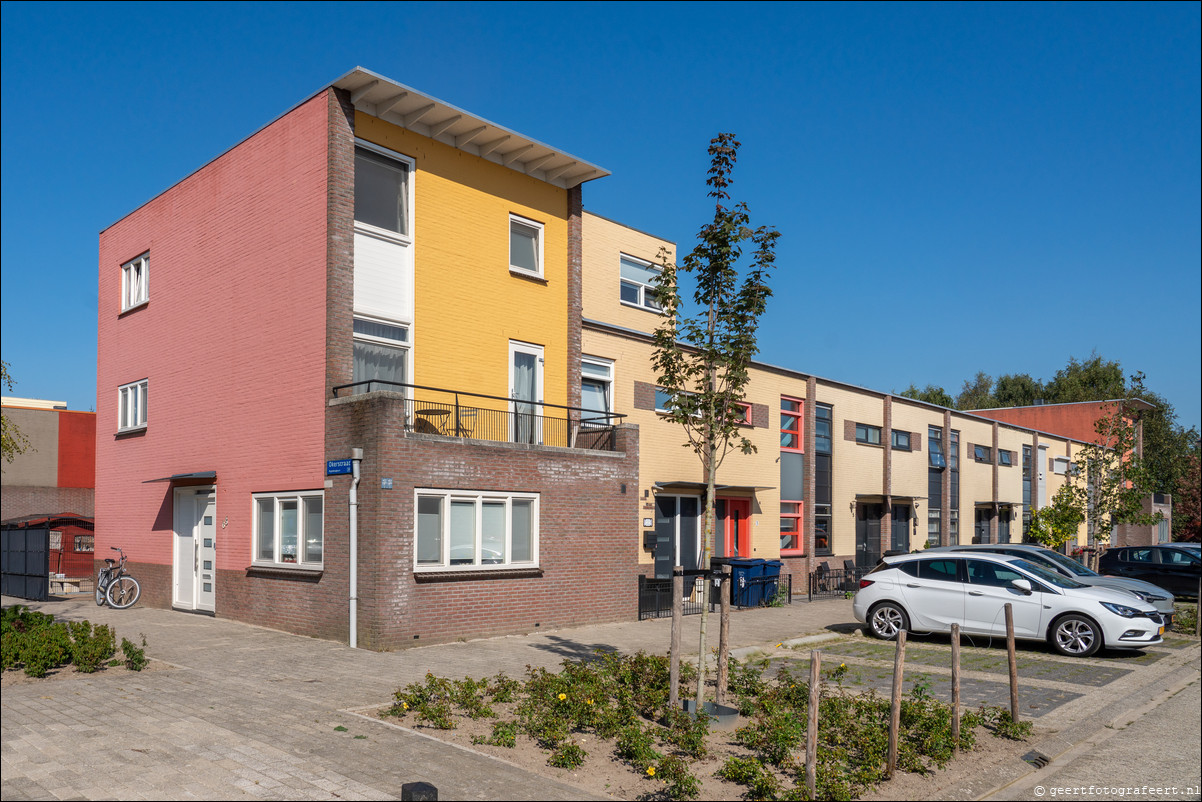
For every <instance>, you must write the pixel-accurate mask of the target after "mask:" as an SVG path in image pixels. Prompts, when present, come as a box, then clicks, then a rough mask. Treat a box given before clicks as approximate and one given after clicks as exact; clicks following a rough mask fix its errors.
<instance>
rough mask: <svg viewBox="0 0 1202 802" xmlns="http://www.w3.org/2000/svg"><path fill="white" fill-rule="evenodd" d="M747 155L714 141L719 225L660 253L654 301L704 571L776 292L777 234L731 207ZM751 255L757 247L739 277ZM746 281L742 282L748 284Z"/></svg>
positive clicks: (704, 615)
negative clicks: (696, 504)
mask: <svg viewBox="0 0 1202 802" xmlns="http://www.w3.org/2000/svg"><path fill="white" fill-rule="evenodd" d="M738 149H739V142H738V141H736V140H735V137H734V134H719V135H718V136H717V137H716V138H714V139H713V140H711V141H710V146H709V155H710V169H709V178H707V179H706V184H708V185H709V193H708V194H709V197H711V198H713V199H714V219H713V220H712V221H711V222H709V223H706V224H705V225H704V226H702V228H701V231H700V232H699V233H698V235H697V240H698V242H697V245H696V247H694V248H693V250H692V251H691V252H690V253H689V254H688V255H687V256H685V257H684V259H683V260H682V261H681V263H680V265H679V267H678V266H677V265H674V264H671V263H669V261H668V260H667V258H666V255H664V254H661V262H662V265H661V267H662V272H661V273H660V276H659V279H658V282H657V286H656V292H655V295H656V299H657V301H658V302H659V305H660V307H661V308H662V309H663V311H664V318H663V323H662V324H661V325H660V327H659V328H658V329H657V330H656V332H655V354H654V357H653V359H652V362H653V364H654V366H655V370H656V375H657V379H658V381H659V385H660V386H661V387H662V388H663V389H664V390H666V391H667V392H668V395H669V398H670V406H669V411H668V419H669V420H672V421H674V422H676V423H678V424H680V425H681V427H683V429H684V431H685V435H686V438H687V442H686V443H684V444H683V445H684V446H685V447H686V448H691V449H692V450H693V453H694V454H696V455H697V457H698V458H699V459H700V461H701V467H702V471H703V472H704V474H705V481H706V487H707V491H706V496H705V513H704V524H703V533H704V534H703V540H702V554H701V567H702V569H704V570H708V569H709V567H710V555H711V554H712V552H713V548H714V493H715V489H716V486H717V481H716V477H717V474H718V468H719V466H720V465H721V464H722V461H723V460H724V459H725V458H726V455H727V454H728V453H730V451H731V450H732V449H735V448H738V449H739V450H740V451H742V452H743V453H751V452H753V451H755V446H754V445H753V444H752V443H751V441H749V440H748V439H747V438H746V437H744V436H743V434H742V431H741V430H740V428H739V424H740V421H742V420H743V409H742V408H741V407H740V406H739V405H738V403H737V402H739V401H741V400H742V399H743V393H744V389H745V388H746V386H747V381H748V366H749V365H750V363H751V359H752V357H753V356H755V354H756V353H757V351H758V350H759V347H758V345H757V343H756V328H757V325H758V322H759V317H760V315H762V314H763V313H764V309H765V307H766V305H767V302H768V298H769V297H770V296H771V295H772V291H771V290H770V289H769V287H768V276H769V274H770V273H771V271H772V268H773V264H774V262H775V258H776V257H775V247H776V240H777V238H778V237H779V236H780V233H779V232H777V231H776V229H774V228H770V227H767V226H760V227H758V228H752V227H751V215H750V213H749V212H748V209H747V204H745V203H742V202H739V203H736V204H734V205H733V206H728V205H727V202H728V201H729V200H730V194H729V192H728V190H729V188H730V184H731V172H732V170H733V169H734V166H735V160H736V156H737V153H738ZM745 249H754V250H752V252H751V254H750V264H748V265H747V266H746V269H745V274H744V275H741V271H740V262H741V260H742V257H743V255H744V250H745ZM680 271H684V272H685V273H689V274H691V275H692V276H693V277H694V280H695V282H696V289H695V291H694V292H693V302H694V303H695V305H696V311H695V312H694V313H693V314H692V315H691V316H690V315H686V314H684V311H683V309H682V299H681V295H680V285H679V272H680ZM740 279H741V283H740ZM708 611H709V606H708V605H704V606H703V607H702V608H701V646H700V651H701V656H700V661H699V670H700V677H699V678H698V681H697V708H698V710H700V709H701V705H702V702H703V701H704V693H705V663H706V648H705V638H706V626H707V623H708Z"/></svg>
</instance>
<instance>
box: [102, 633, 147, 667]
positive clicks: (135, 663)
mask: <svg viewBox="0 0 1202 802" xmlns="http://www.w3.org/2000/svg"><path fill="white" fill-rule="evenodd" d="M121 653H122V654H123V655H125V661H124V662H125V667H126V668H128V669H129V670H130V671H141V670H142V669H144V668H146V664H147V663H148V662H150V661H149V660H147V659H146V636H145V635H143V636H142V647H141V648H138V646H137V645H135V644H134V643H133V641H131V640H129V639H128V638H122V639H121ZM109 665H112V663H110V664H109Z"/></svg>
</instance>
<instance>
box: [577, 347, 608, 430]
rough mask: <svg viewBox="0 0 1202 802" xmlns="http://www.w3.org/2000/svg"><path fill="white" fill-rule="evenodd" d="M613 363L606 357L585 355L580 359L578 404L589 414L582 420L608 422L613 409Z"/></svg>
mask: <svg viewBox="0 0 1202 802" xmlns="http://www.w3.org/2000/svg"><path fill="white" fill-rule="evenodd" d="M613 390H614V363H613V362H612V361H611V360H608V359H599V358H596V357H591V356H586V357H584V358H583V359H582V360H580V406H581V407H583V408H584V409H587V410H588V411H589V413H590V414H588V415H585V416H583V417H582V422H584V423H586V424H588V423H592V424H595V425H605V424H608V423H609V413H611V412H613V411H614V396H613Z"/></svg>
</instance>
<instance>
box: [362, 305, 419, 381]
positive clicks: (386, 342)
mask: <svg viewBox="0 0 1202 802" xmlns="http://www.w3.org/2000/svg"><path fill="white" fill-rule="evenodd" d="M356 320H362V321H364V322H365V323H379V324H380V325H382V326H392V327H393V328H398V329H404V330H405V333H406V335H407V339H406V340H404V341H402V340H394V339H392V338H390V337H379V336H376V335H373V334H363V333H361V332H357V331H355V330H354V329H355V321H356ZM356 340H358V341H359V342H364V343H371V344H372V345H383V346H386V347H388V348H396V349H398V350H401V351H404V352H405V380H406V382H405V383H407V384H413V326H412V325H411V324H409V323H404V322H401V321H399V320H389V319H387V318H382V317H378V316H376V315H364V314H359V313H355V314H354V315H353V319H352V320H351V348H352V356H351V358H352V361H353V359H354V351H353V349H354V342H355V341H356ZM369 386H370V385H369ZM379 389H381V390H392V391H393V392H399V393H404V394H405V396H406V397H408V396H409V388H408V387H391V388H390V387H381V388H379ZM354 392H357V393H358V392H367V390H366V389H362V388H356V389H355V390H354Z"/></svg>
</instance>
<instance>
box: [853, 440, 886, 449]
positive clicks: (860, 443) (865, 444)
mask: <svg viewBox="0 0 1202 802" xmlns="http://www.w3.org/2000/svg"><path fill="white" fill-rule="evenodd" d="M856 445H858V446H868V447H869V448H881V449H883V448H884V446H883V445H881V444H880V443H869V442H866V441H864V440H857V441H856Z"/></svg>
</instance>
